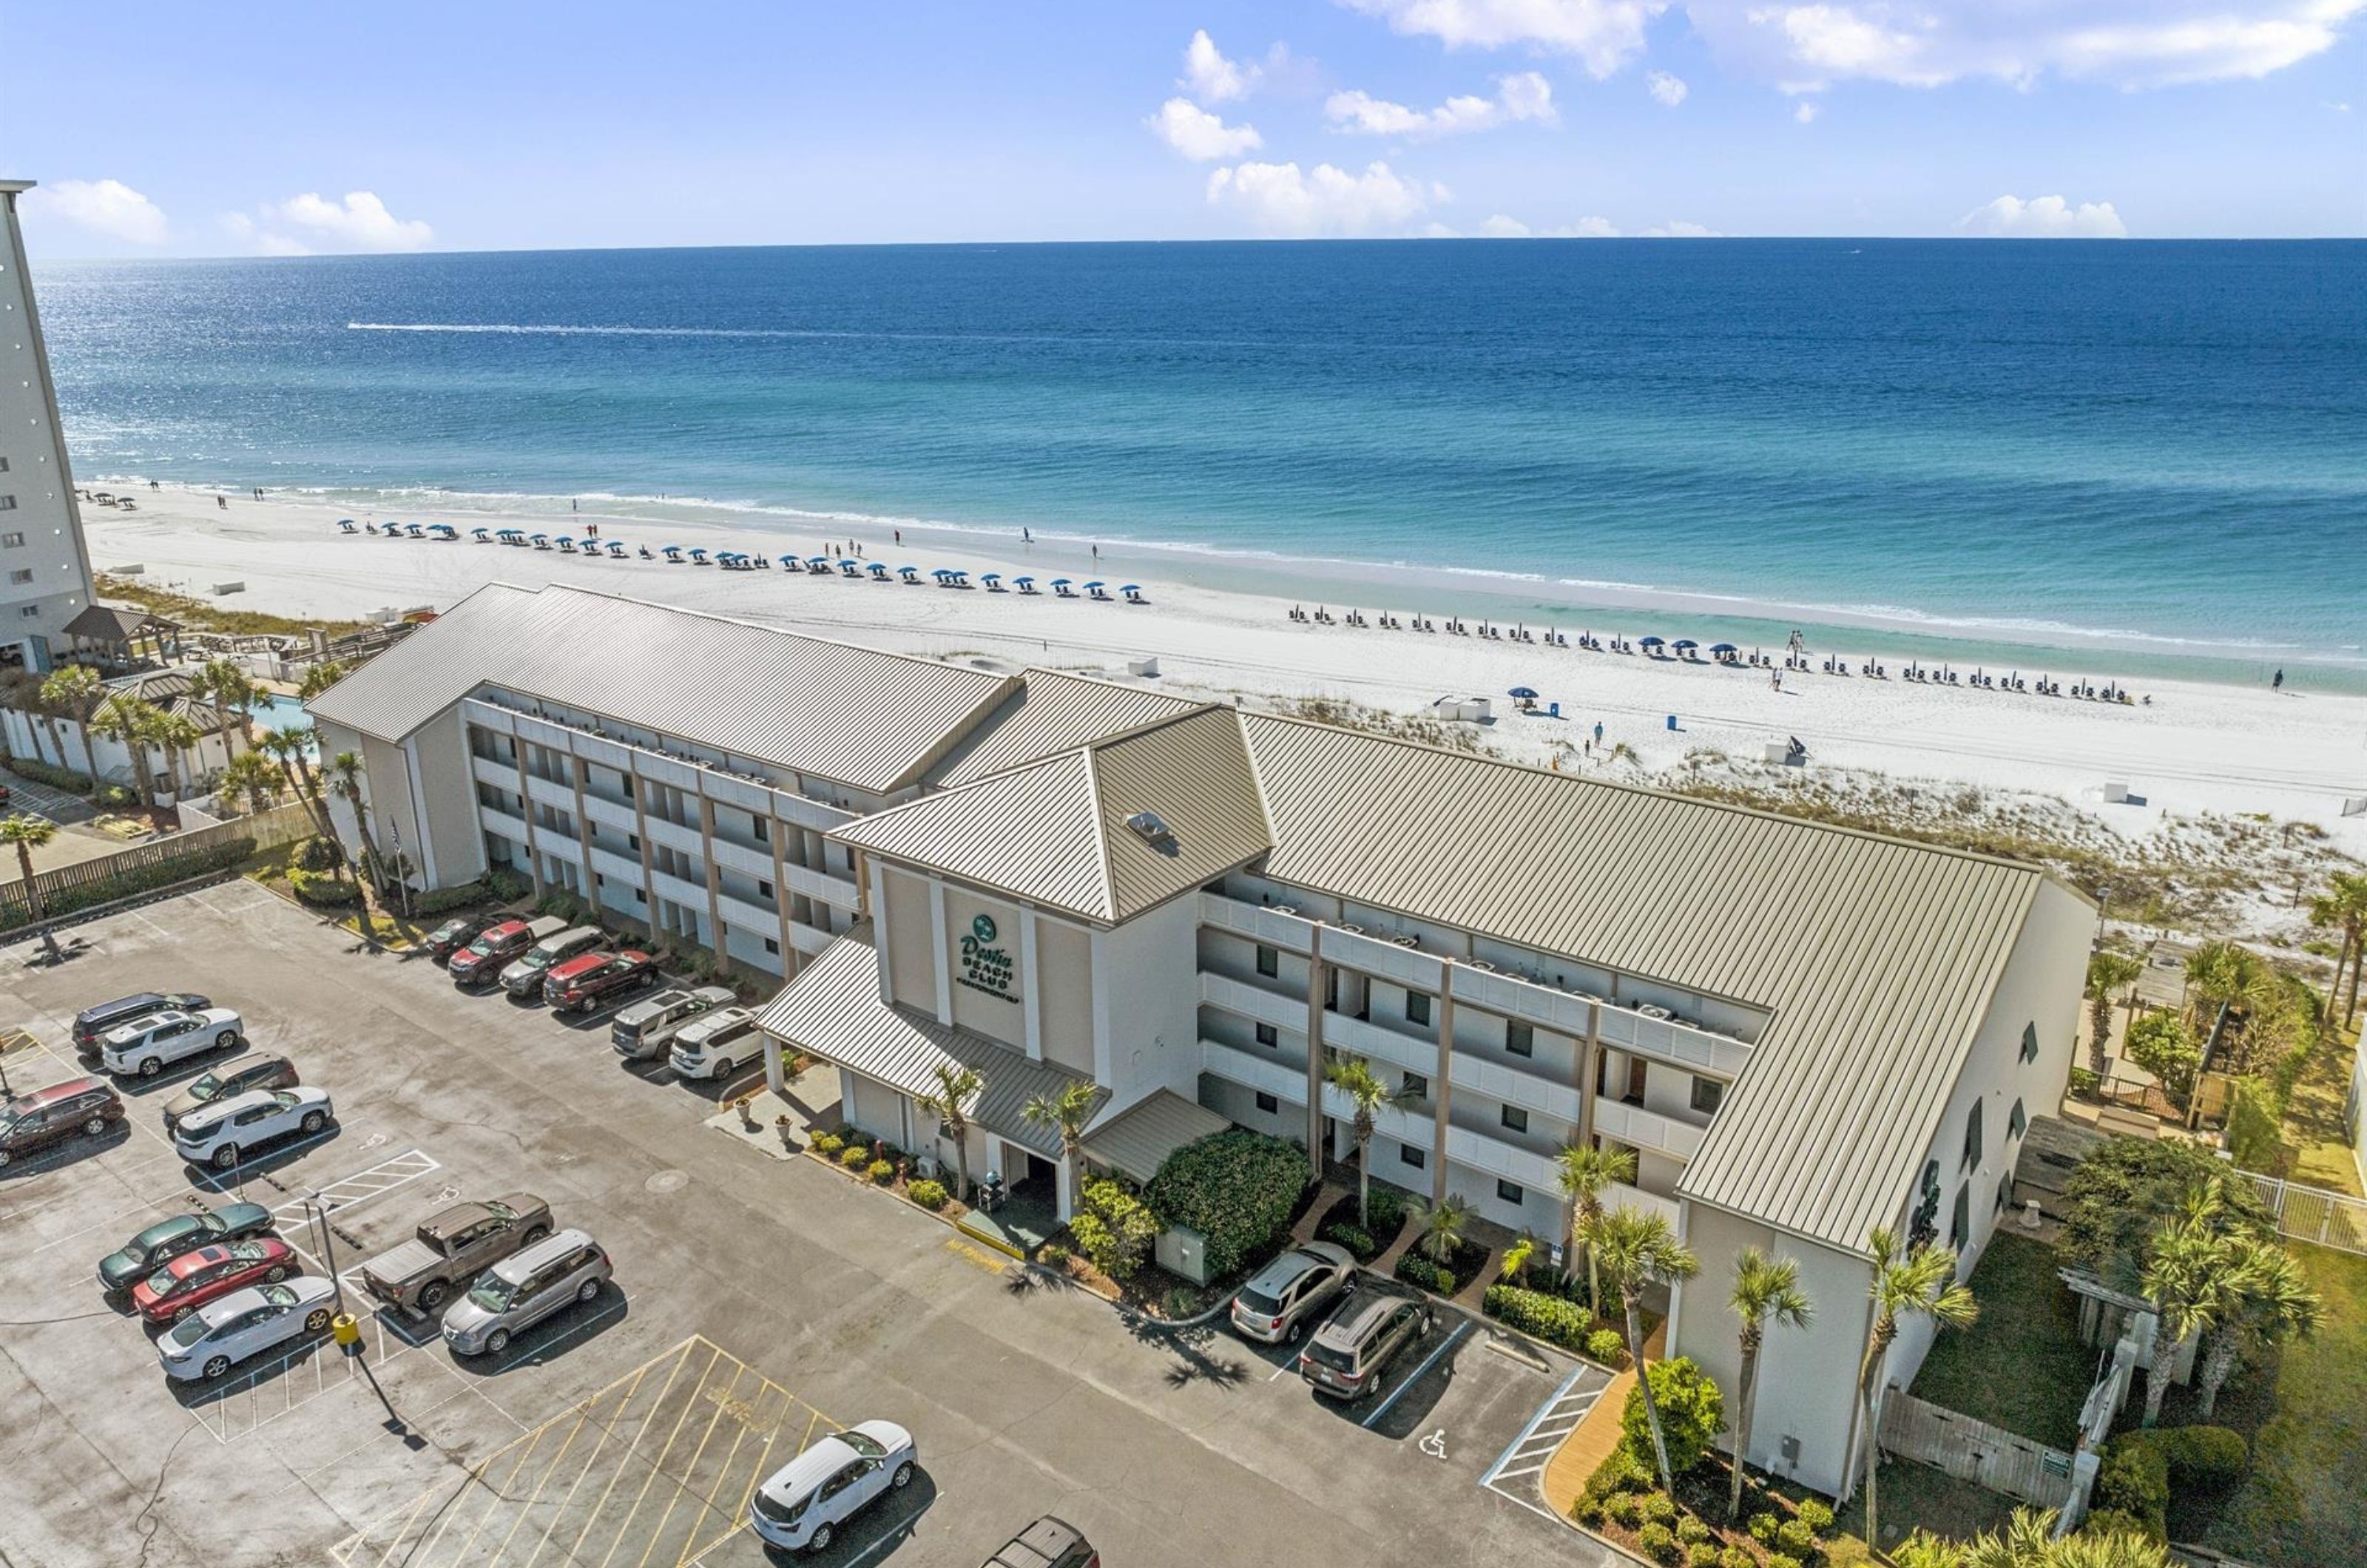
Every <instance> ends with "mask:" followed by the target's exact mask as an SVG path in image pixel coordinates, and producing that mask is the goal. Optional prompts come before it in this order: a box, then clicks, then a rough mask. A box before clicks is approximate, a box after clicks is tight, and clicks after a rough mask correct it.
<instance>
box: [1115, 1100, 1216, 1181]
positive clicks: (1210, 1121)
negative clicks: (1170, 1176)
mask: <svg viewBox="0 0 2367 1568" xmlns="http://www.w3.org/2000/svg"><path fill="white" fill-rule="evenodd" d="M1231 1125H1232V1123H1231V1122H1228V1121H1226V1120H1225V1119H1224V1118H1223V1117H1221V1116H1219V1115H1217V1113H1216V1112H1215V1111H1210V1110H1208V1109H1207V1108H1206V1107H1205V1106H1200V1105H1195V1104H1194V1103H1193V1102H1192V1101H1191V1100H1186V1099H1184V1098H1183V1096H1182V1095H1180V1094H1177V1093H1176V1092H1175V1091H1174V1090H1173V1089H1160V1090H1158V1091H1157V1092H1156V1093H1154V1094H1151V1095H1149V1096H1147V1097H1146V1098H1144V1099H1142V1100H1137V1101H1135V1102H1134V1104H1132V1105H1130V1106H1128V1107H1127V1109H1126V1110H1124V1111H1119V1112H1118V1113H1117V1114H1116V1116H1113V1117H1111V1118H1110V1119H1109V1121H1108V1122H1105V1123H1104V1124H1103V1125H1102V1126H1100V1127H1097V1128H1095V1129H1094V1130H1093V1133H1092V1134H1090V1135H1088V1136H1087V1137H1086V1139H1085V1157H1086V1158H1087V1159H1089V1160H1091V1161H1093V1162H1094V1163H1095V1164H1097V1165H1105V1166H1107V1167H1109V1168H1111V1169H1112V1170H1116V1171H1119V1172H1122V1173H1123V1174H1125V1175H1127V1176H1130V1177H1132V1178H1133V1179H1135V1180H1137V1181H1149V1180H1150V1179H1151V1178H1152V1177H1154V1176H1156V1175H1158V1174H1159V1168H1160V1167H1161V1166H1162V1165H1164V1164H1166V1163H1167V1156H1169V1155H1172V1154H1173V1153H1174V1152H1175V1151H1176V1150H1177V1149H1180V1148H1182V1147H1183V1145H1186V1144H1196V1143H1198V1142H1199V1141H1200V1140H1201V1139H1202V1138H1205V1137H1206V1136H1208V1134H1211V1133H1221V1132H1223V1131H1224V1130H1225V1129H1226V1128H1228V1127H1229V1126H1231Z"/></svg>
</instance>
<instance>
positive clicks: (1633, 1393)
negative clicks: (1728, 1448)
mask: <svg viewBox="0 0 2367 1568" xmlns="http://www.w3.org/2000/svg"><path fill="white" fill-rule="evenodd" d="M1645 1375H1646V1376H1648V1377H1649V1378H1650V1379H1651V1380H1652V1398H1653V1400H1654V1401H1655V1402H1656V1403H1657V1404H1659V1408H1660V1436H1661V1438H1662V1439H1663V1440H1664V1441H1665V1442H1666V1443H1667V1444H1668V1449H1669V1470H1670V1473H1672V1474H1676V1475H1682V1474H1684V1473H1685V1472H1687V1471H1689V1470H1691V1469H1693V1466H1695V1465H1697V1464H1699V1463H1701V1461H1703V1460H1704V1459H1706V1458H1708V1457H1709V1451H1710V1447H1711V1444H1712V1442H1713V1441H1714V1440H1715V1439H1716V1437H1717V1435H1718V1434H1719V1433H1720V1432H1723V1431H1725V1430H1726V1397H1725V1395H1723V1394H1721V1393H1718V1389H1717V1384H1716V1383H1714V1382H1711V1381H1710V1380H1709V1378H1708V1377H1707V1376H1706V1375H1704V1373H1703V1371H1702V1370H1701V1368H1700V1367H1699V1366H1698V1365H1696V1364H1695V1363H1694V1361H1693V1358H1692V1357H1690V1356H1679V1357H1676V1358H1675V1359H1671V1360H1666V1361H1654V1362H1652V1363H1651V1364H1650V1365H1649V1366H1648V1367H1647V1368H1646V1369H1645ZM1619 1429H1620V1431H1621V1433H1622V1434H1624V1440H1625V1442H1626V1444H1627V1446H1628V1447H1629V1448H1630V1449H1632V1450H1635V1451H1636V1452H1637V1454H1638V1455H1649V1454H1650V1453H1651V1452H1652V1428H1651V1424H1650V1422H1649V1421H1648V1419H1647V1418H1646V1417H1645V1415H1644V1391H1643V1389H1642V1388H1641V1387H1640V1386H1638V1387H1636V1388H1631V1389H1629V1390H1628V1391H1627V1407H1626V1408H1625V1410H1623V1411H1622V1412H1620V1416H1619Z"/></svg>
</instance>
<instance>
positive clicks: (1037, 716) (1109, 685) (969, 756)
mask: <svg viewBox="0 0 2367 1568" xmlns="http://www.w3.org/2000/svg"><path fill="white" fill-rule="evenodd" d="M1020 680H1021V682H1023V684H1022V686H1021V688H1020V690H1019V691H1018V692H1017V693H1015V694H1014V695H1013V696H1012V697H1011V698H1010V699H1009V700H1008V701H1007V702H1006V703H1005V704H1004V705H1003V707H1002V710H1001V711H1000V712H998V713H997V714H995V716H993V718H992V719H991V721H990V722H989V723H988V724H987V725H985V726H983V727H982V728H980V730H979V731H978V732H977V735H976V739H974V740H973V741H971V742H970V743H969V744H968V745H967V746H964V747H961V748H957V750H955V751H954V752H953V753H952V754H951V755H950V756H949V757H948V758H947V760H946V761H943V762H941V763H939V764H938V765H937V767H936V768H935V769H934V771H933V772H932V773H931V774H930V783H931V784H934V785H937V786H939V787H941V788H948V789H951V788H957V787H959V786H960V785H962V784H975V783H976V782H977V781H978V780H980V779H982V778H985V777H987V776H989V775H990V774H993V773H1002V772H1004V771H1005V770H1007V769H1010V768H1014V767H1017V766H1018V765H1019V764H1020V763H1022V762H1032V761H1036V759H1038V758H1040V757H1048V756H1051V755H1052V754H1053V753H1055V752H1058V751H1069V750H1075V749H1076V748H1077V747H1080V746H1083V745H1087V744H1090V743H1091V742H1093V741H1095V740H1099V739H1102V738H1103V737H1104V736H1109V735H1116V734H1117V733H1118V732H1119V731H1121V730H1127V729H1132V728H1136V727H1137V726H1139V725H1144V724H1149V723H1150V722H1151V721H1152V720H1154V719H1161V718H1171V717H1173V716H1175V715H1177V714H1181V713H1188V712H1189V711H1191V709H1192V708H1194V707H1195V706H1196V704H1195V703H1192V702H1190V701H1188V700H1186V699H1185V698H1183V697H1171V696H1169V695H1167V694H1165V693H1164V692H1153V691H1149V690H1146V689H1145V688H1143V687H1140V686H1121V685H1118V684H1116V683H1115V682H1108V681H1096V680H1093V679H1091V678H1089V677H1087V676H1082V675H1071V674H1068V673H1066V672H1064V671H1059V670H1030V671H1026V672H1025V673H1024V674H1023V675H1021V676H1020Z"/></svg>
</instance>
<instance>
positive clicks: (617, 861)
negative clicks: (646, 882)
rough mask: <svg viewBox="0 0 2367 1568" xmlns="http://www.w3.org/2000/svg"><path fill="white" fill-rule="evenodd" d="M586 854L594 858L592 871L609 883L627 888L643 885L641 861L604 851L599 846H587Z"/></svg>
mask: <svg viewBox="0 0 2367 1568" xmlns="http://www.w3.org/2000/svg"><path fill="white" fill-rule="evenodd" d="M584 852H585V853H586V854H588V855H589V856H591V858H592V869H593V870H594V871H596V872H598V873H599V874H601V875H602V876H605V877H606V878H607V879H608V880H609V881H611V882H616V883H621V884H622V885H624V886H627V887H639V886H640V885H641V863H640V861H637V860H633V859H630V858H629V857H627V856H625V855H620V854H618V853H617V852H616V851H614V850H604V849H602V848H601V847H600V846H599V845H597V844H589V845H586V846H585V847H584Z"/></svg>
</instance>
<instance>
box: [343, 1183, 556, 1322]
mask: <svg viewBox="0 0 2367 1568" xmlns="http://www.w3.org/2000/svg"><path fill="white" fill-rule="evenodd" d="M549 1234H550V1206H549V1204H547V1203H545V1202H544V1201H542V1200H541V1199H539V1198H537V1197H534V1196H532V1195H531V1194H528V1193H523V1192H518V1193H513V1194H511V1195H510V1196H509V1197H506V1198H503V1199H500V1200H498V1201H493V1200H489V1201H484V1202H481V1203H455V1204H453V1205H452V1206H451V1207H450V1208H448V1209H443V1210H439V1211H438V1212H436V1213H433V1214H430V1215H428V1216H427V1218H425V1219H424V1220H422V1221H420V1222H419V1230H418V1233H417V1234H416V1235H413V1237H412V1238H411V1239H410V1240H409V1241H406V1242H402V1243H400V1244H398V1245H397V1246H395V1247H390V1248H389V1249H388V1250H386V1251H384V1252H381V1253H379V1255H378V1256H377V1257H376V1258H371V1259H370V1260H369V1261H368V1262H367V1263H365V1264H363V1265H362V1283H363V1284H364V1285H366V1286H368V1289H369V1292H370V1293H371V1294H372V1295H375V1296H377V1297H379V1299H380V1300H382V1301H386V1302H391V1303H393V1304H394V1305H396V1306H399V1307H407V1308H411V1309H413V1310H415V1311H418V1312H434V1311H435V1310H436V1308H437V1307H440V1306H442V1305H443V1304H444V1303H446V1302H447V1301H449V1300H451V1298H452V1292H454V1291H457V1290H461V1289H464V1288H466V1287H467V1285H468V1284H469V1282H470V1280H474V1279H475V1278H476V1277H477V1276H478V1275H479V1274H481V1273H482V1272H483V1271H484V1270H486V1269H490V1268H492V1267H493V1265H494V1264H496V1263H499V1262H500V1261H501V1260H502V1259H503V1258H507V1257H508V1256H509V1255H510V1254H511V1253H513V1252H515V1251H517V1250H518V1249H519V1248H520V1247H531V1246H533V1245H534V1244H535V1243H536V1242H538V1241H540V1240H541V1239H542V1238H543V1237H544V1236H547V1235H549Z"/></svg>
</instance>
